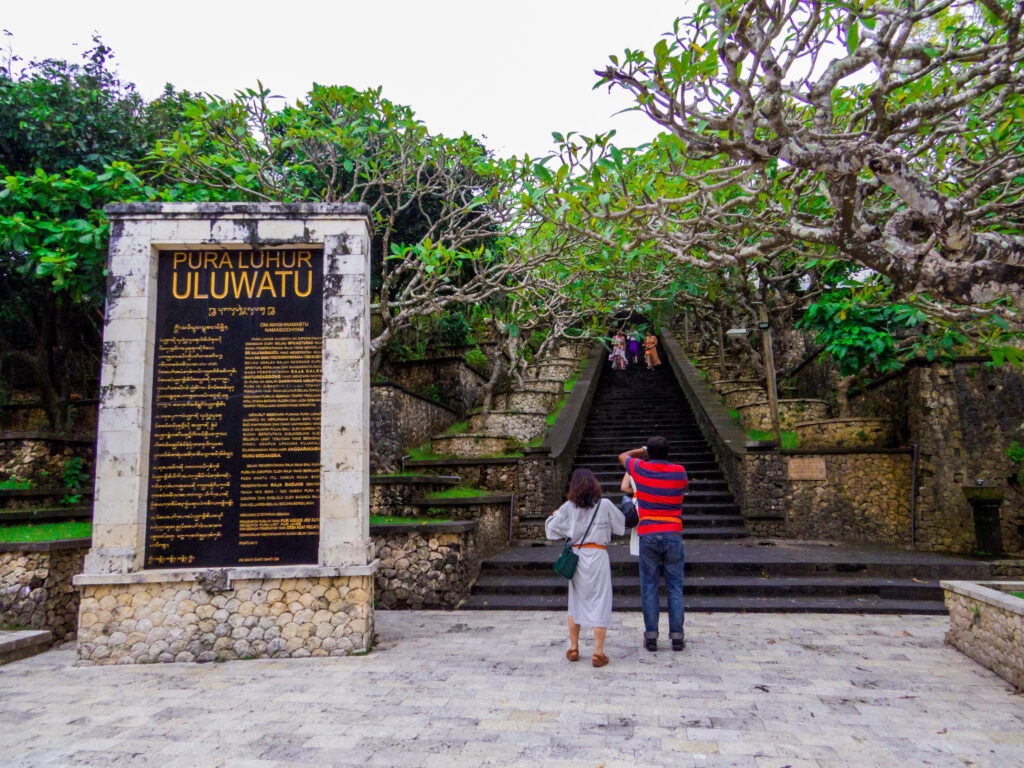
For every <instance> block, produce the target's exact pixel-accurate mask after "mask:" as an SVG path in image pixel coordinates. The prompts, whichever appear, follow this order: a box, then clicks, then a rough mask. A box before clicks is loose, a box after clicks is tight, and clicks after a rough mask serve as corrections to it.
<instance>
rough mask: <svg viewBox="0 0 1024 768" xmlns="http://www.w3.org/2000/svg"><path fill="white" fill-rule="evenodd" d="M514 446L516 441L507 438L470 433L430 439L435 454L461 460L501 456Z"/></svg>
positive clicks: (438, 436)
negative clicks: (456, 457)
mask: <svg viewBox="0 0 1024 768" xmlns="http://www.w3.org/2000/svg"><path fill="white" fill-rule="evenodd" d="M514 444H515V440H513V439H510V438H507V437H495V436H494V435H484V434H471V433H469V432H464V433H462V434H459V435H437V436H436V437H432V438H431V439H430V448H431V450H432V451H433V452H434V453H435V454H437V455H439V456H458V457H461V458H474V457H476V458H482V457H486V456H500V455H502V454H504V453H508V452H510V451H511V450H512V448H513V447H514Z"/></svg>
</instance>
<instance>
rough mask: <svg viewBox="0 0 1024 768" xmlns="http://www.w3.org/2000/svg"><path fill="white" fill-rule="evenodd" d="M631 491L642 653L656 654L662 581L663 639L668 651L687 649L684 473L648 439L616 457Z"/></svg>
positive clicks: (659, 441)
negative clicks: (665, 625)
mask: <svg viewBox="0 0 1024 768" xmlns="http://www.w3.org/2000/svg"><path fill="white" fill-rule="evenodd" d="M619 462H620V463H621V464H622V466H624V467H625V468H626V471H627V472H628V473H629V475H630V477H632V478H633V484H634V485H635V486H636V507H637V512H638V513H639V515H640V524H639V525H638V526H637V533H638V534H639V535H640V605H641V608H642V609H643V614H644V647H645V648H647V650H648V651H656V650H658V620H659V618H660V616H659V614H660V608H659V605H658V602H659V601H658V583H659V581H660V580H661V575H662V574H664V576H665V591H666V592H667V593H668V629H669V632H668V636H669V638H670V639H671V640H672V650H673V651H681V650H683V648H685V647H686V638H685V635H684V634H683V619H684V613H683V565H684V560H683V494H684V492H685V490H686V485H687V482H688V481H687V478H686V469H685V468H684V467H683V466H682V465H681V464H672V463H671V462H670V461H669V460H668V441H667V440H666V439H665V438H664V437H652V438H651V439H650V440H648V441H647V445H645V446H644V447H643V448H637V449H636V450H632V451H626V452H625V453H621V454H619Z"/></svg>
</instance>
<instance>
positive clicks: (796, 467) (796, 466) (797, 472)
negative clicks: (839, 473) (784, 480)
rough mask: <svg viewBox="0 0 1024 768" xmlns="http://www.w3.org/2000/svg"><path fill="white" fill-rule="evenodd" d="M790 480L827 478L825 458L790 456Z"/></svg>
mask: <svg viewBox="0 0 1024 768" xmlns="http://www.w3.org/2000/svg"><path fill="white" fill-rule="evenodd" d="M789 479H790V480H827V479H828V475H827V474H826V472H825V459H824V458H822V457H821V456H790V457H789Z"/></svg>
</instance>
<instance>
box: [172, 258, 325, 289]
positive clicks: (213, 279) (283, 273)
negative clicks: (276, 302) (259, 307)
mask: <svg viewBox="0 0 1024 768" xmlns="http://www.w3.org/2000/svg"><path fill="white" fill-rule="evenodd" d="M171 258H172V267H173V271H172V273H171V295H172V296H173V297H174V298H175V299H179V300H184V299H227V298H231V299H241V298H246V299H260V298H285V297H288V296H297V297H299V298H305V297H307V296H309V295H310V293H312V290H313V268H312V254H311V253H310V252H309V251H174V252H173V253H172V256H171Z"/></svg>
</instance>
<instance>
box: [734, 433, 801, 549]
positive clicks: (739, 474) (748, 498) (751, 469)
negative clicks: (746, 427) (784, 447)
mask: <svg viewBox="0 0 1024 768" xmlns="http://www.w3.org/2000/svg"><path fill="white" fill-rule="evenodd" d="M786 475H787V473H786V462H785V459H784V458H783V457H782V455H781V454H779V453H777V452H775V451H763V452H758V451H751V450H748V451H747V454H746V456H744V457H743V460H742V461H739V462H736V474H735V475H734V483H733V485H734V491H733V496H734V498H737V500H739V499H743V501H741V502H739V503H740V510H741V511H742V513H743V515H744V517H745V518H746V524H747V531H748V532H749V533H750V534H751V535H752V536H769V537H781V536H785V535H786V534H787V529H786V523H785V520H786V504H787V499H786V493H787V490H788V486H787V483H788V480H787V476H786ZM737 487H738V489H739V493H736V488H737Z"/></svg>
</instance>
